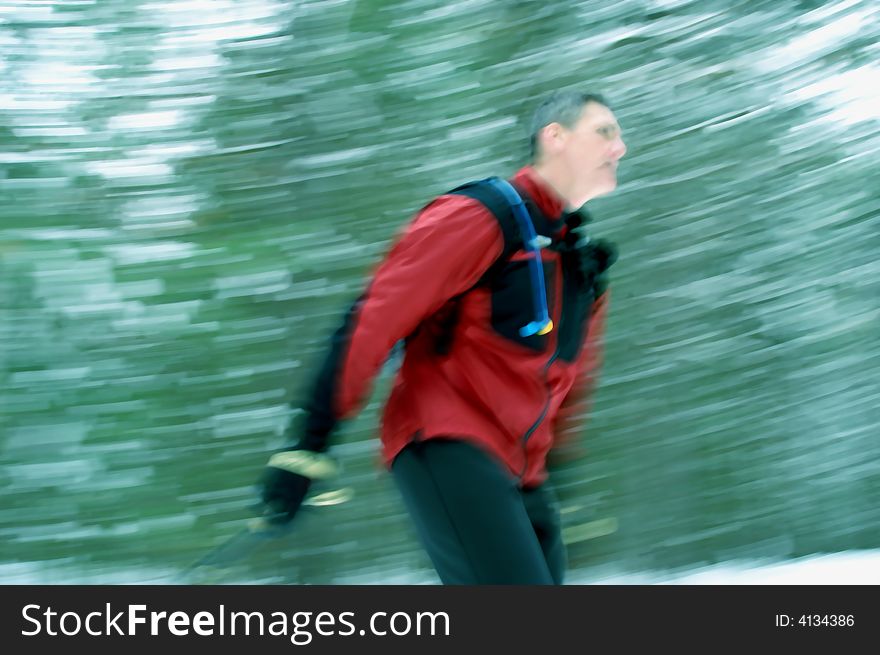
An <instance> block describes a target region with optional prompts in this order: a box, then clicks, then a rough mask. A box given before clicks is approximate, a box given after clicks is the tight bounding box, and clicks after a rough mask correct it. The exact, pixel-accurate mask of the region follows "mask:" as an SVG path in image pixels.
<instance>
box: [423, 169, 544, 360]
mask: <svg viewBox="0 0 880 655" xmlns="http://www.w3.org/2000/svg"><path fill="white" fill-rule="evenodd" d="M450 194H455V195H463V196H467V197H469V198H473V199H474V200H476V201H478V202H479V203H480V204H482V205H483V206H484V207H486V209H488V210H489V211H490V212H491V213H492V215H493V216H494V217H495V220H496V221H498V227H499V228H500V229H501V234H502V236H503V237H504V244H503V247H502V249H501V254H500V255H499V256H498V258H497V259H496V260H495V261H494V262H493V263H492V265H491V266H489V268H488V269H487V270H486V272H485V273H484V274H483V275H482V276H481V277H480V279H479V280H477V282H476V284H474V285H473V286H472V287H471V288H470V289H467V290H466V291H463V292H462V293H460V294H458V295H457V296H455V297H454V298H451V299H450V301H449V302H448V303H447V305H446V307H445V308H444V311H443V314H442V316H441V317H440V321H439V322H440V330H439V334H438V335H437V338H436V341H435V348H436V350H437V352H438V353H439V354H442V355H445V354H448V353H449V351H450V349H451V348H452V335H453V332H454V331H455V325H456V323H458V316H459V305H460V300H461V297H462V296H464V295H465V294H466V293H469V292H470V291H472V290H473V289H474V288H476V287H479V286H483V285H486V284H489V283H491V282H492V281H494V280H495V279H497V278H498V276H499V275H500V274H501V271H503V270H504V267H505V266H506V265H507V263H508V261H509V260H510V257H511V256H512V255H513V254H514V253H515V252H517V251H519V250H522V249H523V248H525V249H527V250H529V251H531V252H532V260H531V261H530V262H529V266H530V268H531V273H532V275H531V277H532V293H533V303H534V307H535V319H534V320H533V321H531V322H530V323H528V324H527V325H525V326H523V327H522V328H521V329H520V332H521V333H522V334H523V336H528V335H531V334H538V333H539V334H546V333H547V332H549V331H550V330H551V329H552V328H553V322H552V321H550V319H549V317H548V316H547V298H546V291H545V287H544V269H543V265H542V263H541V259H540V249H541V248H542V247H544V246H545V245H547V244H549V242H550V241H549V239H547V238H546V237H538V236H536V234H535V228H534V225H533V224H532V218H531V216H530V214H529V212H528V210H527V209H526V207H525V204H524V203H523V200H522V198H521V197H520V195H519V193H517V191H516V189H515V188H514V187H513V185H511V184H510V183H509V182H507V181H506V180H502V179H500V178H497V177H490V178H486V179H483V180H477V181H474V182H468V183H466V184H463V185H461V186H459V187H456V188H455V189H452V190H451V191H449V192H448V194H447V195H450Z"/></svg>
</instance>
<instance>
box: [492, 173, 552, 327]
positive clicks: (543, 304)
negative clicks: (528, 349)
mask: <svg viewBox="0 0 880 655" xmlns="http://www.w3.org/2000/svg"><path fill="white" fill-rule="evenodd" d="M489 182H491V184H492V186H494V187H495V188H496V189H498V191H500V192H501V193H503V194H504V197H505V198H506V199H507V202H509V203H510V206H511V207H512V209H513V216H514V217H515V218H516V221H517V223H518V224H519V230H520V234H521V235H522V237H523V246H524V247H525V250H526V252H527V254H528V258H529V259H528V262H529V277H530V278H531V283H532V285H531V286H532V306H533V307H534V309H535V318H534V320H533V321H531V322H530V323H528V324H526V325H524V326H522V327H521V328H520V329H519V333H520V335H521V336H523V337H530V336H532V335H533V334H541V335H544V334H547V333H548V332H550V331H551V330H552V329H553V321H551V320H550V317H549V316H548V314H547V294H546V291H545V288H544V266H543V264H542V262H541V248H546V247H547V246H549V245H550V243H551V241H550V239H548V238H547V237H545V236H538V235H537V234H535V226H534V225H533V224H532V219H531V217H530V216H529V212H528V210H527V209H526V206H525V204H524V203H523V201H522V198H521V197H520V195H519V194H518V193H517V192H516V189H514V188H513V186H511V184H510V183H509V182H507V181H506V180H502V179H501V178H498V177H493V178H490V179H489Z"/></svg>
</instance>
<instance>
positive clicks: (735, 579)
mask: <svg viewBox="0 0 880 655" xmlns="http://www.w3.org/2000/svg"><path fill="white" fill-rule="evenodd" d="M68 564H69V563H68ZM176 574H177V572H176V571H173V572H172V571H163V570H155V571H149V570H144V569H132V570H125V571H109V570H106V569H105V570H101V571H83V570H71V569H70V568H68V567H67V566H65V563H64V562H56V563H53V564H51V565H46V564H34V563H20V564H0V583H2V584H20V585H24V584H167V583H170V582H171V581H172V580H174V577H175V575H176ZM255 582H257V581H255ZM340 582H342V583H350V584H425V583H430V581H428V580H426V579H424V578H423V577H420V578H417V577H415V576H409V575H407V574H406V573H402V574H400V575H397V576H395V575H391V576H389V575H387V574H383V575H381V576H376V575H370V576H364V577H361V578H358V579H350V580H342V581H340ZM568 584H572V585H582V584H605V585H640V584H641V585H643V584H684V585H763V584H769V585H834V584H848V585H853V584H856V585H876V584H880V550H870V551H848V552H843V553H834V554H829V555H821V556H813V557H804V558H801V559H797V560H789V561H785V562H730V563H725V564H717V565H712V566H706V567H701V568H695V569H691V570H688V571H676V572H658V571H647V572H641V573H619V572H612V571H605V572H597V571H594V570H591V571H581V572H579V571H573V572H571V573H570V575H569V576H568Z"/></svg>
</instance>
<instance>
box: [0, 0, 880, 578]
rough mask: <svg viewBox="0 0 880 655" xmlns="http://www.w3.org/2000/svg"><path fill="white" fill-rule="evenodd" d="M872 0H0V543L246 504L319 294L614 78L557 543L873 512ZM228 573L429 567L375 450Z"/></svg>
mask: <svg viewBox="0 0 880 655" xmlns="http://www.w3.org/2000/svg"><path fill="white" fill-rule="evenodd" d="M878 61H880V2H878V1H877V0H842V1H840V2H819V1H807V0H803V1H797V0H778V1H773V2H770V1H768V0H763V1H762V0H754V1H753V0H750V1H749V2H745V1H744V0H712V1H711V2H697V1H696V0H599V1H592V2H586V1H582V2H574V1H564V2H563V1H561V2H553V3H547V2H543V1H537V0H516V1H511V2H488V1H486V0H457V1H452V2H448V3H441V2H429V1H427V0H402V1H396V2H392V1H388V2H385V1H380V0H373V1H367V0H327V1H316V0H313V1H310V2H300V1H298V0H287V1H285V2H282V1H280V0H66V1H64V0H40V1H25V0H12V1H11V2H6V3H5V4H4V6H3V7H0V197H2V203H0V464H2V469H0V494H2V504H0V581H5V582H50V583H51V582H85V583H91V582H110V583H116V582H148V581H162V580H169V579H171V578H172V577H173V576H174V575H175V572H177V571H180V570H182V569H183V568H184V567H186V566H187V565H188V564H189V563H190V562H192V561H193V560H195V559H197V558H198V557H200V556H201V555H202V554H204V553H205V552H206V551H208V550H210V548H212V547H213V546H216V545H217V544H219V543H221V542H222V541H223V540H224V539H226V538H228V537H229V536H230V535H232V534H234V533H235V532H236V531H237V530H238V529H240V528H241V526H242V524H243V521H244V520H245V519H246V518H247V517H249V516H250V510H249V506H250V505H251V504H252V503H253V501H254V500H255V498H256V496H255V493H254V483H255V481H256V479H257V477H258V475H259V474H260V470H261V467H262V465H263V463H264V462H265V459H266V457H267V455H268V453H269V451H270V450H271V449H272V448H275V447H277V446H279V445H281V443H282V433H283V430H284V427H285V425H286V424H287V422H288V420H289V417H290V415H291V412H295V411H297V409H296V408H297V407H298V402H299V400H300V397H301V393H302V391H303V387H304V385H305V384H307V383H308V382H309V381H310V379H311V375H312V372H313V369H314V367H315V365H316V363H317V362H318V361H319V359H320V357H321V355H322V352H323V348H324V345H325V343H326V341H327V338H328V336H329V334H330V332H331V331H332V330H333V329H334V328H335V327H336V325H337V323H338V321H339V320H340V319H341V313H342V312H343V310H344V309H345V308H346V307H347V306H348V305H349V304H350V302H351V301H352V299H353V298H355V297H356V296H357V295H359V293H360V292H361V290H362V288H363V285H364V284H365V282H366V280H367V279H368V276H369V274H370V271H371V270H372V269H373V267H374V266H375V265H376V263H377V262H378V261H379V260H380V258H381V257H382V255H383V253H384V252H385V251H386V249H387V248H388V246H389V244H390V243H391V241H392V240H393V239H394V237H395V235H396V234H397V233H398V231H399V230H400V229H401V227H402V226H403V225H405V223H406V222H407V221H408V220H409V219H410V218H411V217H412V215H413V214H414V212H416V211H417V210H418V209H419V208H420V207H421V206H422V205H424V204H425V203H426V202H427V201H429V200H430V199H431V198H432V197H433V196H434V195H436V194H439V193H442V192H444V191H445V190H447V189H449V188H451V187H453V186H456V185H458V184H460V183H462V182H464V181H466V180H469V179H475V178H480V177H486V176H488V175H494V174H497V175H510V174H512V173H513V172H514V171H515V170H516V169H517V168H519V167H520V166H521V165H522V164H524V163H526V161H527V154H528V153H527V123H528V118H529V116H530V113H531V111H532V110H533V108H534V107H535V105H536V102H537V101H538V99H539V98H541V96H542V95H544V94H545V93H547V92H550V91H553V90H556V89H560V88H567V89H583V90H586V91H592V92H599V93H602V94H604V95H606V96H607V98H608V99H609V101H610V102H611V104H612V107H613V108H614V111H615V113H616V115H617V117H618V119H619V121H620V123H621V125H622V127H623V130H624V138H625V140H626V142H627V146H628V154H627V156H626V157H625V158H624V159H623V160H622V161H621V164H620V169H619V176H620V180H621V186H620V187H619V189H618V191H617V192H616V193H615V194H613V195H610V196H608V197H605V198H600V199H597V200H595V201H593V202H591V203H589V206H588V208H589V209H590V211H591V213H592V214H593V216H594V217H595V221H594V223H592V224H591V230H592V233H593V234H595V235H596V236H601V237H603V238H609V239H611V240H613V241H615V242H616V243H617V244H618V246H619V248H620V252H621V256H620V260H619V262H618V263H617V264H616V265H615V267H614V269H613V270H612V273H613V282H612V285H613V287H612V288H613V300H612V307H611V314H610V321H609V325H608V336H607V351H606V360H605V364H604V368H603V373H602V377H601V383H600V386H599V389H598V392H597V394H596V396H595V400H594V407H593V410H592V412H591V415H590V416H589V417H588V421H587V422H586V423H585V428H584V434H583V440H584V444H585V446H586V449H587V451H588V452H587V456H586V457H585V458H584V459H583V460H581V461H578V462H574V463H570V464H567V465H565V466H563V467H561V468H559V469H558V470H556V471H554V472H553V475H552V478H551V479H552V481H553V483H554V485H555V487H556V489H557V493H558V495H559V496H560V500H561V506H562V509H563V512H564V514H563V518H564V521H565V525H566V539H567V541H568V542H569V557H570V566H571V569H572V570H573V571H574V572H575V577H576V578H577V579H589V578H590V577H591V576H594V575H597V574H598V573H599V572H602V571H619V572H632V571H643V570H674V569H688V568H696V567H699V566H703V565H706V564H710V563H714V562H729V561H738V560H750V561H752V560H787V559H790V558H795V557H800V556H804V555H808V554H812V553H823V552H841V551H849V550H859V549H868V548H878V547H880V438H878V437H880V382H878V371H880V329H878V328H880V275H878V274H880V261H878V254H877V253H878V252H880V166H878V151H880V123H878V118H880V116H878V107H880V91H878V89H880V65H878ZM392 374H393V369H392V367H391V366H389V367H388V370H386V371H385V372H384V374H383V376H382V378H381V379H380V381H379V383H378V384H377V386H376V389H375V392H374V394H373V396H372V398H371V399H370V401H369V403H368V404H367V406H366V408H365V411H363V412H362V413H361V414H360V416H359V417H358V418H357V419H355V420H353V421H351V422H349V423H347V424H346V425H345V427H344V429H343V430H342V431H341V432H340V433H339V434H338V435H337V437H336V441H335V443H336V446H335V448H334V450H333V452H334V453H335V454H336V455H338V456H339V458H340V460H341V461H342V462H343V465H344V467H345V470H344V473H343V476H342V479H341V481H340V483H341V484H344V485H348V486H351V487H352V488H353V489H354V492H355V497H354V498H353V499H352V500H351V501H350V502H348V503H345V504H344V505H339V506H334V507H325V508H314V509H311V510H310V511H308V512H307V513H306V515H304V516H302V517H301V520H300V519H298V525H297V526H296V529H295V531H294V533H293V534H292V535H291V536H290V537H289V538H287V539H283V540H279V541H274V542H269V543H267V544H266V545H265V546H264V547H263V548H262V549H261V550H260V551H259V552H258V553H256V554H255V556H253V557H251V558H248V559H247V560H246V561H243V562H242V563H241V566H240V567H239V568H237V569H234V570H232V571H230V572H228V575H227V577H226V578H224V579H223V580H224V581H252V582H254V581H260V582H291V583H294V582H303V583H344V582H348V583H369V582H432V581H434V580H435V578H434V574H433V572H432V570H431V568H430V565H429V562H428V561H427V558H426V557H425V555H424V554H423V553H422V552H421V550H420V548H419V547H418V545H417V543H416V541H415V535H414V533H413V531H412V529H411V527H410V525H409V522H408V519H407V518H406V517H405V516H404V515H403V513H402V512H403V509H402V505H401V503H400V500H399V498H398V496H397V492H396V490H395V488H394V487H393V485H392V483H391V480H390V477H389V476H388V475H387V474H386V473H385V472H384V470H383V468H382V466H381V464H380V461H379V457H378V444H377V441H376V434H377V431H376V428H377V425H378V421H379V410H380V409H381V406H382V403H383V401H384V398H385V394H386V393H387V389H388V382H389V381H390V379H391V375H392Z"/></svg>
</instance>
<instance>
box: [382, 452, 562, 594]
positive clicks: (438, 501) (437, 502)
mask: <svg viewBox="0 0 880 655" xmlns="http://www.w3.org/2000/svg"><path fill="white" fill-rule="evenodd" d="M391 471H392V474H393V476H394V480H395V482H396V483H397V486H398V487H399V489H400V491H401V493H402V494H403V499H404V502H405V504H406V507H407V510H408V511H409V513H410V515H411V516H412V518H413V520H414V521H415V525H416V531H417V532H418V534H419V537H420V538H421V540H422V543H423V544H424V546H425V549H426V550H427V552H428V556H429V557H430V558H431V561H432V562H433V563H434V567H435V568H436V569H437V573H438V574H439V576H440V579H441V580H442V581H443V583H444V584H548V585H549V584H561V583H562V577H563V573H564V570H565V564H566V561H565V546H564V545H563V543H562V530H561V525H560V521H559V513H558V511H557V509H556V504H555V500H554V498H553V494H552V493H551V492H550V490H549V489H547V488H546V486H545V485H542V486H540V487H537V488H534V489H529V490H524V489H520V488H518V487H517V484H516V481H515V480H514V479H513V478H512V477H511V476H510V475H509V474H508V473H507V471H506V470H505V469H504V468H503V466H502V465H501V464H500V463H499V462H497V461H495V459H494V458H493V457H492V456H491V455H489V454H488V453H486V452H484V451H483V450H481V449H480V448H478V447H477V446H474V445H472V444H469V443H466V442H463V441H455V440H446V439H429V440H426V441H421V442H415V443H412V444H410V445H408V446H407V447H406V448H404V449H403V451H401V453H400V454H399V455H398V456H397V458H396V459H395V460H394V463H393V464H392V467H391Z"/></svg>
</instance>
